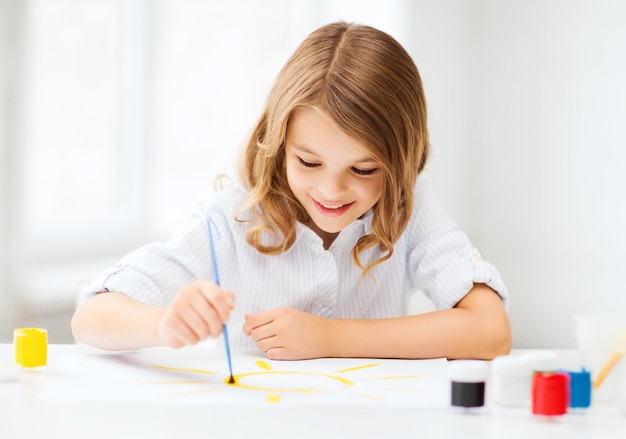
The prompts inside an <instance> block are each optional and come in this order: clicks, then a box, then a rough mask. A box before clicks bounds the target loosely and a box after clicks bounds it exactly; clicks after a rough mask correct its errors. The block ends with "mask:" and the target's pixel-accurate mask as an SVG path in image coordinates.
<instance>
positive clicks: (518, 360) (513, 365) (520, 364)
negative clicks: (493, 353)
mask: <svg viewBox="0 0 626 439" xmlns="http://www.w3.org/2000/svg"><path fill="white" fill-rule="evenodd" d="M491 369H492V371H493V373H494V375H501V374H504V375H515V376H522V375H530V372H531V369H530V363H529V362H528V359H527V358H526V357H524V356H522V355H500V356H498V357H496V358H494V359H493V360H492V362H491Z"/></svg>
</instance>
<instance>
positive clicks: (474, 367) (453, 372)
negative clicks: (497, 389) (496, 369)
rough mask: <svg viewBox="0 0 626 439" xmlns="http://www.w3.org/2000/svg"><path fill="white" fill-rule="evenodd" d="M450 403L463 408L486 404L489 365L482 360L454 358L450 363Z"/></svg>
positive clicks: (477, 407) (474, 407)
mask: <svg viewBox="0 0 626 439" xmlns="http://www.w3.org/2000/svg"><path fill="white" fill-rule="evenodd" d="M448 367H449V369H448V373H449V376H450V382H451V386H450V404H451V405H452V406H453V407H459V408H463V409H479V408H481V407H483V406H484V405H485V383H486V381H487V376H488V374H489V367H488V365H487V363H486V362H485V361H480V360H453V361H450V363H449V366H448Z"/></svg>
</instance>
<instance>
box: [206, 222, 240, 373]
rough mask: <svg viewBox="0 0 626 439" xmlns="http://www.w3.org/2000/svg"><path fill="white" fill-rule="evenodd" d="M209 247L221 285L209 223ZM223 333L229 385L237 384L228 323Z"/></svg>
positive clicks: (216, 279)
mask: <svg viewBox="0 0 626 439" xmlns="http://www.w3.org/2000/svg"><path fill="white" fill-rule="evenodd" d="M209 245H210V249H211V262H212V263H213V273H214V277H215V283H216V284H217V286H218V287H219V286H221V285H220V274H219V272H218V271H217V259H216V258H215V246H214V245H213V233H212V232H211V223H210V222H209ZM222 333H223V334H224V344H225V345H226V358H228V371H229V372H230V377H229V378H228V384H235V377H234V376H233V365H232V362H231V359H230V343H228V327H227V326H226V323H224V324H222Z"/></svg>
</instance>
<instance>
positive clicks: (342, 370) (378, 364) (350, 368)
mask: <svg viewBox="0 0 626 439" xmlns="http://www.w3.org/2000/svg"><path fill="white" fill-rule="evenodd" d="M381 364H383V363H372V364H364V365H362V366H355V367H349V368H347V369H341V370H338V371H337V373H345V372H352V371H353V370H359V369H366V368H368V367H376V366H380V365H381Z"/></svg>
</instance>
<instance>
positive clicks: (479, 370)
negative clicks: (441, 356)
mask: <svg viewBox="0 0 626 439" xmlns="http://www.w3.org/2000/svg"><path fill="white" fill-rule="evenodd" d="M448 374H449V376H450V379H451V380H452V381H455V382H459V383H481V382H484V381H486V380H487V376H488V374H489V367H488V363H487V362H486V361H482V360H453V361H451V362H450V364H449V366H448Z"/></svg>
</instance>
